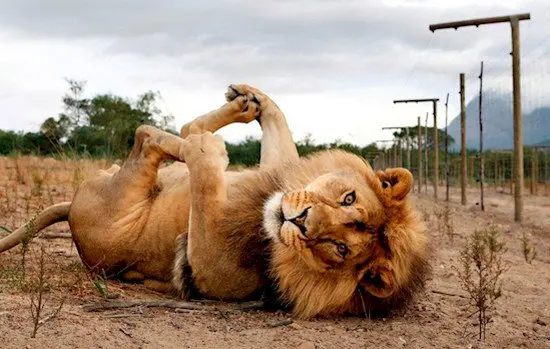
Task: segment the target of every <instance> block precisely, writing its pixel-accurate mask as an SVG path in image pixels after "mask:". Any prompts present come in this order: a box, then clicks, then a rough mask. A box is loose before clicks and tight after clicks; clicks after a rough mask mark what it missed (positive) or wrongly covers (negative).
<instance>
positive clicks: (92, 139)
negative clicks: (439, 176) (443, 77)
mask: <svg viewBox="0 0 550 349" xmlns="http://www.w3.org/2000/svg"><path fill="white" fill-rule="evenodd" d="M67 83H68V85H69V86H68V90H67V92H66V93H65V94H64V96H63V98H62V112H61V113H60V114H59V115H57V117H48V118H47V119H45V120H44V121H43V122H42V124H41V126H40V129H39V131H38V132H15V131H9V130H0V155H9V154H22V155H27V154H34V155H48V156H55V155H59V154H70V155H71V156H90V157H106V158H125V157H126V156H127V154H128V152H129V151H130V149H131V147H132V145H133V143H134V133H135V130H136V128H137V127H138V126H140V125H142V124H148V125H153V126H155V127H158V128H160V129H163V130H165V131H167V132H171V133H174V134H177V132H176V131H175V128H174V127H173V125H172V124H173V122H174V118H173V116H172V115H169V114H165V113H163V112H162V111H161V109H160V108H159V107H158V105H157V104H158V101H159V99H160V94H159V93H158V92H152V91H147V92H145V93H143V94H141V95H139V96H138V97H137V98H136V99H129V98H123V97H120V96H116V95H113V94H97V95H95V96H93V97H91V98H86V97H85V94H84V89H85V85H86V82H84V81H76V80H70V79H68V80H67ZM409 131H410V132H409V136H410V139H411V142H412V146H413V147H415V146H416V143H415V142H416V132H417V128H416V127H411V128H410V130H409ZM427 131H428V132H427V134H428V147H429V148H430V147H432V144H431V143H432V141H431V135H432V131H431V130H430V129H428V130H427ZM423 132H426V129H424V130H423ZM394 137H395V138H396V139H399V140H401V141H402V146H405V143H404V142H405V138H406V133H405V129H403V130H400V131H399V132H395V133H394ZM440 139H441V140H444V133H440ZM450 141H451V142H452V141H453V140H452V138H451V139H450ZM260 143H261V142H260V140H258V139H255V138H252V137H247V138H246V139H245V140H243V141H241V142H238V143H229V142H227V143H226V145H227V150H228V153H229V158H230V161H231V164H233V165H244V166H251V165H255V164H257V163H258V162H259V159H260ZM443 144H444V142H443V141H440V145H441V147H443ZM297 147H298V152H299V153H300V155H307V154H310V153H313V152H316V151H319V150H324V149H343V150H346V151H349V152H352V153H355V154H358V155H360V156H362V157H364V158H366V159H368V160H370V161H372V160H373V159H374V158H375V157H376V156H377V155H378V154H379V153H380V152H381V151H382V149H380V148H378V147H377V146H376V144H375V143H372V144H369V145H367V146H364V147H361V146H357V145H354V144H351V143H345V142H341V141H339V140H337V141H334V142H332V143H326V144H315V143H314V141H313V139H312V137H311V135H307V136H306V137H305V138H304V139H303V140H300V141H298V142H297Z"/></svg>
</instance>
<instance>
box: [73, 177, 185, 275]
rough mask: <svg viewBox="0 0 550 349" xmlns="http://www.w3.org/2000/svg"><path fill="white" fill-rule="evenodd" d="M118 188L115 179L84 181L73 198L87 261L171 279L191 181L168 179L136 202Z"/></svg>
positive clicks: (94, 266)
mask: <svg viewBox="0 0 550 349" xmlns="http://www.w3.org/2000/svg"><path fill="white" fill-rule="evenodd" d="M115 192H116V188H112V182H111V181H110V178H107V177H106V178H97V179H96V180H92V181H88V182H85V183H83V184H82V185H81V187H80V188H79V190H78V192H77V194H76V195H75V197H74V199H73V204H72V206H71V211H70V213H69V224H70V226H71V231H72V233H73V238H74V241H75V244H76V246H77V247H78V251H79V253H80V256H81V258H82V260H83V262H84V263H85V264H86V265H87V266H88V267H90V268H92V269H94V270H96V271H100V270H101V269H106V270H108V271H109V272H110V273H111V274H112V273H117V272H119V271H121V270H124V271H126V270H135V271H138V272H140V273H142V274H144V275H146V276H148V277H150V278H154V279H158V280H166V281H168V280H169V279H170V277H171V271H172V264H173V259H174V240H175V238H176V236H177V235H179V234H181V233H182V232H184V231H185V230H186V227H187V225H188V217H189V185H188V183H185V181H182V183H180V184H178V185H175V183H172V185H170V184H169V183H166V186H164V188H163V189H162V190H161V191H160V192H158V193H156V195H155V196H154V197H149V198H144V200H142V201H140V202H138V203H133V204H132V205H127V204H126V203H125V200H124V198H123V197H121V195H119V194H118V193H115ZM117 194H118V195H117ZM90 198H93V199H90Z"/></svg>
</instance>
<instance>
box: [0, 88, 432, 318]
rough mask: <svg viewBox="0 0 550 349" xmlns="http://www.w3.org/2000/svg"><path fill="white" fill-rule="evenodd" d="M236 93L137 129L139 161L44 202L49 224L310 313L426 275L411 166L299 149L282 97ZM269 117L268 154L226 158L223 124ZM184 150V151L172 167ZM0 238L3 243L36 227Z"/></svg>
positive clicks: (122, 255)
mask: <svg viewBox="0 0 550 349" xmlns="http://www.w3.org/2000/svg"><path fill="white" fill-rule="evenodd" d="M226 99H227V101H228V102H227V103H226V104H225V105H223V106H222V107H221V108H219V109H217V110H215V111H212V112H210V113H208V114H206V115H203V116H201V117H199V118H197V119H195V120H194V121H192V122H191V123H189V124H187V125H185V126H184V127H183V128H182V130H181V136H182V137H181V138H180V137H177V136H174V135H171V134H169V133H166V132H163V131H160V130H158V129H156V128H154V127H151V126H141V127H139V128H138V129H137V130H136V137H135V139H136V141H135V144H134V146H133V148H132V151H131V153H130V155H129V157H128V159H127V161H126V162H125V163H124V164H123V165H122V167H119V166H117V165H113V166H112V167H111V168H110V169H108V170H106V171H104V170H101V171H99V172H98V173H97V175H96V176H95V177H92V178H89V179H87V180H85V181H84V182H83V183H82V184H81V186H80V187H79V188H78V191H77V192H76V194H75V196H74V198H73V201H72V202H70V203H69V202H65V203H60V204H57V205H53V206H51V207H49V208H47V209H46V210H44V211H43V212H42V213H41V214H39V215H38V217H37V219H36V221H35V227H36V230H37V231H40V230H41V229H43V228H45V227H47V226H48V225H51V224H53V223H54V222H58V221H62V220H67V219H68V221H69V225H70V227H71V231H72V235H73V239H74V242H75V244H76V246H77V248H78V251H79V254H80V256H81V258H82V261H83V262H84V263H85V264H86V266H88V268H90V269H91V270H92V271H95V272H97V271H101V272H106V273H107V274H109V275H111V276H117V277H119V278H121V279H122V280H141V281H143V282H144V284H145V285H146V286H147V287H150V288H154V289H157V290H163V291H167V290H169V289H174V290H176V291H177V292H178V293H179V294H180V295H181V296H183V297H189V296H190V294H191V293H194V292H191V291H193V290H194V291H196V292H197V293H198V294H200V295H201V296H202V297H209V298H216V299H224V300H244V299H250V298H253V297H260V296H262V295H265V294H269V292H268V291H269V290H271V289H272V288H273V289H274V291H275V295H276V299H277V300H278V301H279V302H281V303H284V304H287V305H289V306H291V307H292V309H293V311H294V314H295V315H296V316H298V317H301V318H308V317H312V316H315V315H339V314H344V313H350V314H366V313H367V312H370V311H378V310H382V311H383V310H390V309H392V308H393V307H395V306H397V305H399V304H402V303H403V302H404V301H407V300H408V299H409V298H410V297H411V295H412V293H413V292H414V291H415V290H416V289H417V288H418V287H419V286H421V284H422V280H423V275H424V271H425V270H426V266H427V263H426V237H425V234H424V231H423V227H422V226H421V224H420V222H419V220H418V218H417V215H416V214H415V213H414V212H413V211H412V209H411V207H410V204H409V202H408V199H407V195H408V193H409V191H410V189H411V186H412V181H413V178H412V175H411V174H410V172H409V171H407V170H405V169H402V168H394V169H387V170H386V171H384V172H382V171H379V172H378V173H374V171H373V170H372V168H371V167H370V165H369V164H368V163H367V162H366V161H365V160H363V159H362V158H360V157H358V156H355V155H353V154H350V153H345V152H341V151H324V152H321V153H318V154H316V155H313V156H311V157H309V158H299V156H298V152H297V150H296V146H295V144H294V142H293V140H292V136H291V133H290V131H289V129H288V126H287V124H286V121H285V117H284V115H283V113H282V112H281V111H280V110H279V108H278V107H277V105H276V104H275V103H274V102H273V101H272V100H271V99H270V98H269V97H267V96H266V95H265V94H264V93H262V92H261V91H259V90H257V89H255V88H253V87H250V86H247V85H231V86H230V87H229V90H228V92H227V93H226ZM253 120H258V121H259V123H260V125H261V128H262V131H263V135H262V144H261V160H260V166H259V168H255V169H249V170H246V171H242V172H226V167H227V164H228V159H227V152H226V150H225V145H224V143H223V141H222V140H221V139H220V138H219V137H217V136H214V135H213V134H212V133H213V132H215V131H217V130H218V129H220V128H222V127H223V126H226V125H228V124H231V123H234V122H241V123H248V122H250V121H253ZM167 159H172V160H175V161H176V162H175V163H173V164H172V165H170V166H167V167H165V168H162V169H159V166H160V164H161V163H162V162H163V161H165V160H167ZM27 228H28V227H22V228H19V229H18V230H16V231H15V232H14V233H12V234H11V235H9V236H7V237H5V238H4V239H2V240H0V252H1V251H5V250H7V249H9V248H11V247H13V246H15V245H17V244H18V243H19V242H20V241H21V240H22V239H23V238H24V236H25V229H27Z"/></svg>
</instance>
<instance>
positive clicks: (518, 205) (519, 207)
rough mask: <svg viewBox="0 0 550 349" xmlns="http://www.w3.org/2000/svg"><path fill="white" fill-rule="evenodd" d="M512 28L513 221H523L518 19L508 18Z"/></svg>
mask: <svg viewBox="0 0 550 349" xmlns="http://www.w3.org/2000/svg"><path fill="white" fill-rule="evenodd" d="M510 26H511V28H512V79H513V89H514V167H515V172H514V174H515V178H514V182H515V184H516V187H515V190H514V199H515V209H514V211H515V212H514V213H515V215H514V216H515V217H514V218H515V221H516V222H521V221H523V129H522V123H521V76H520V48H519V19H518V17H512V18H510Z"/></svg>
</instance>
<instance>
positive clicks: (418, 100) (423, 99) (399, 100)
mask: <svg viewBox="0 0 550 349" xmlns="http://www.w3.org/2000/svg"><path fill="white" fill-rule="evenodd" d="M438 101H439V98H421V99H396V100H394V101H393V103H394V104H396V103H422V102H438Z"/></svg>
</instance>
